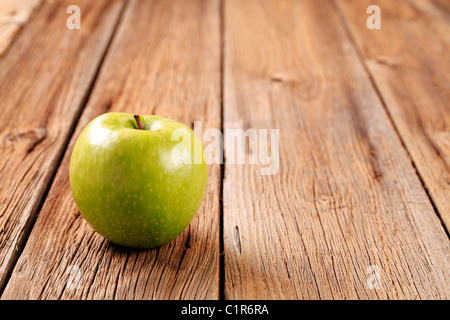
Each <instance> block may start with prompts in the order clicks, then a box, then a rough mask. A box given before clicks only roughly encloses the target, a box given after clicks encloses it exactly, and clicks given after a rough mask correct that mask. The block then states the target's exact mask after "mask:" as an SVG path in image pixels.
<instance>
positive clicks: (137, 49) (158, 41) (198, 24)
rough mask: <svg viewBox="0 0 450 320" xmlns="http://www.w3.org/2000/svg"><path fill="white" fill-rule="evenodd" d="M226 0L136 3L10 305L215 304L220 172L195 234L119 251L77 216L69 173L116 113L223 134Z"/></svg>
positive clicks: (23, 260) (20, 267) (11, 290)
mask: <svg viewBox="0 0 450 320" xmlns="http://www.w3.org/2000/svg"><path fill="white" fill-rule="evenodd" d="M219 25H220V24H219V2H218V1H195V2H192V1H130V2H129V3H128V5H127V7H126V9H125V11H124V12H123V15H122V18H121V22H120V24H119V26H118V29H117V31H116V34H115V37H114V40H113V42H112V44H111V47H110V50H109V51H108V54H107V56H106V58H105V61H104V64H103V65H102V69H101V72H100V74H99V77H98V79H97V82H96V84H95V87H94V90H93V92H92V95H91V97H90V98H89V102H88V104H87V106H86V108H85V110H84V112H83V114H82V116H81V118H80V121H79V124H78V126H77V128H76V131H75V133H74V136H73V138H72V139H71V142H70V144H69V146H68V149H67V152H66V154H65V156H64V159H63V161H62V163H61V166H60V168H59V170H58V172H57V175H56V177H55V180H54V183H53V185H52V188H51V189H50V191H49V194H48V197H47V199H46V201H45V203H44V206H43V208H42V210H41V212H40V214H39V217H38V220H37V222H36V224H35V227H34V228H33V232H32V233H31V235H30V238H29V240H28V241H27V245H26V247H25V248H24V251H23V253H22V255H21V256H20V259H19V260H18V262H17V266H16V268H15V269H14V272H13V273H12V275H11V278H10V280H9V282H8V285H7V287H6V288H5V291H4V293H3V295H2V299H217V298H218V294H219V279H218V276H219V245H220V239H219V233H220V232H219V225H220V223H219V218H220V207H219V194H220V168H219V167H218V166H211V167H210V171H209V181H208V188H207V195H206V197H205V199H204V202H203V205H202V207H201V209H200V210H199V212H198V213H197V216H196V217H195V219H194V220H193V221H192V223H191V224H190V225H189V227H188V229H186V230H185V232H184V233H183V234H182V235H180V236H179V237H178V238H176V239H175V240H174V241H172V242H171V243H170V244H168V245H166V246H163V247H161V248H158V249H154V250H130V249H125V248H121V247H118V246H115V245H113V244H111V243H109V242H108V241H106V240H104V238H102V237H101V236H100V235H98V234H96V233H95V232H94V231H93V230H92V229H91V228H90V227H89V226H88V225H87V223H86V222H85V220H84V219H83V218H82V217H81V216H80V215H79V214H78V211H77V208H76V206H75V203H74V202H73V199H72V196H71V193H70V187H69V180H68V169H69V159H70V155H71V150H72V148H73V145H74V142H75V140H76V138H77V137H78V135H79V134H80V132H81V130H82V128H83V127H84V126H85V125H86V124H87V123H88V122H89V121H90V120H92V119H93V118H94V117H95V116H97V115H100V114H102V113H104V112H108V111H122V112H129V113H140V114H158V115H162V116H166V117H170V118H173V119H176V120H178V121H181V122H183V123H186V124H187V125H191V123H192V122H193V121H194V120H199V121H202V124H203V130H206V129H207V128H209V127H212V128H220V119H221V115H220V35H219Z"/></svg>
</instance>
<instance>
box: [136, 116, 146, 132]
mask: <svg viewBox="0 0 450 320" xmlns="http://www.w3.org/2000/svg"><path fill="white" fill-rule="evenodd" d="M134 119H135V120H136V123H137V125H138V128H139V130H144V127H143V126H142V122H141V117H140V116H139V115H138V114H135V115H134Z"/></svg>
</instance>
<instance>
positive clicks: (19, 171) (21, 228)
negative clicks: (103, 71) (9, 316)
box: [0, 1, 121, 288]
mask: <svg viewBox="0 0 450 320" xmlns="http://www.w3.org/2000/svg"><path fill="white" fill-rule="evenodd" d="M79 4H80V5H81V6H82V7H83V9H84V10H86V11H89V13H90V14H89V15H86V16H85V19H84V20H83V32H78V33H76V32H73V31H70V30H68V29H67V28H66V19H67V14H66V8H67V6H68V5H69V4H68V2H61V1H59V2H51V3H45V4H42V5H41V7H40V9H39V12H37V13H36V14H37V15H38V16H39V17H38V18H36V19H32V21H30V23H29V24H28V25H27V27H26V28H25V29H24V30H23V32H21V33H20V35H19V36H18V38H17V39H15V41H14V42H13V44H12V46H11V48H10V49H9V50H8V52H7V54H5V55H4V56H3V58H2V59H1V60H0V84H1V86H0V97H1V101H0V106H1V107H0V108H1V117H0V190H1V192H0V288H2V287H3V286H4V283H5V280H6V277H8V274H9V273H10V271H11V268H12V267H13V265H14V263H15V261H16V260H17V256H18V254H19V253H20V251H21V249H22V247H23V243H24V242H25V241H26V238H27V236H28V233H29V230H30V227H31V226H32V224H33V222H34V219H35V215H36V211H37V210H38V207H39V205H40V204H41V203H42V200H43V199H42V198H43V195H44V194H45V192H46V190H48V187H49V184H50V183H51V182H52V177H53V176H54V173H55V171H56V169H57V166H58V165H59V162H60V158H61V156H62V154H63V153H64V151H65V147H66V144H67V142H68V139H69V138H70V135H71V134H72V130H73V126H74V122H75V120H76V119H77V118H78V116H79V113H80V112H81V110H82V108H83V106H84V105H83V104H84V100H85V98H86V97H87V95H88V93H89V89H90V86H91V83H92V81H93V79H94V77H95V73H96V71H97V68H98V66H99V64H100V61H101V59H102V57H103V53H104V51H105V49H106V46H107V44H108V41H109V38H110V36H111V34H112V32H113V29H114V26H115V24H116V20H117V17H118V14H119V11H120V7H121V2H118V1H95V2H91V1H81V2H79ZM27 285H28V284H27Z"/></svg>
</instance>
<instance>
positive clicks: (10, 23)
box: [0, 0, 42, 57]
mask: <svg viewBox="0 0 450 320" xmlns="http://www.w3.org/2000/svg"><path fill="white" fill-rule="evenodd" d="M41 3H42V0H2V1H1V2H0V57H1V56H2V55H3V54H4V52H5V51H6V49H7V48H8V46H9V45H10V43H11V42H12V41H13V39H14V37H15V36H16V35H17V34H18V31H19V30H20V28H21V27H22V26H23V25H25V24H26V23H27V21H28V19H29V18H30V17H31V16H32V13H33V10H35V9H36V8H37V7H38V6H39V5H40V4H41Z"/></svg>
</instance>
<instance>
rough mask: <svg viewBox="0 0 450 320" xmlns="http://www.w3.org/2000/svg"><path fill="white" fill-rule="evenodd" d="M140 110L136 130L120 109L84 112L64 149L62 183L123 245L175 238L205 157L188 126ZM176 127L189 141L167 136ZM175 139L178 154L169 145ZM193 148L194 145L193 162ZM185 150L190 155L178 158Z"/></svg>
mask: <svg viewBox="0 0 450 320" xmlns="http://www.w3.org/2000/svg"><path fill="white" fill-rule="evenodd" d="M140 118H141V121H142V125H143V127H144V130H139V128H138V125H137V123H136V120H135V119H134V117H133V115H132V114H127V113H118V112H112V113H105V114H103V115H100V116H98V117H97V118H95V119H94V120H92V121H91V122H90V123H89V124H88V125H87V126H86V127H85V128H84V130H83V131H82V133H81V134H80V136H79V137H78V139H77V141H76V143H75V146H74V149H73V152H72V156H71V159H70V170H69V171H70V173H69V176H70V187H71V190H72V195H73V198H74V200H75V203H76V204H77V206H78V209H79V210H80V212H81V214H82V216H83V217H84V218H85V219H86V221H87V222H88V223H89V224H90V225H91V226H92V228H93V229H94V230H95V231H97V232H98V233H99V234H101V235H102V236H103V237H105V238H106V239H108V240H110V241H111V242H113V243H116V244H118V245H121V246H125V247H134V248H154V247H159V246H162V245H164V244H167V243H169V242H170V241H171V240H173V239H175V238H176V237H177V236H178V235H179V234H181V232H183V230H184V229H185V228H186V227H187V225H188V224H189V223H190V222H191V220H192V219H193V217H194V216H195V214H196V212H197V211H198V209H199V207H200V205H201V203H202V200H203V197H204V194H205V191H206V185H207V179H208V165H207V164H206V163H205V161H204V158H203V145H202V143H201V141H200V139H199V138H198V137H197V136H196V135H195V134H194V132H193V131H192V130H191V129H190V128H189V127H187V126H185V125H184V124H181V123H179V122H176V121H174V120H170V119H167V118H163V117H160V116H154V115H141V116H140ZM180 128H181V129H186V130H188V132H189V134H190V136H191V138H190V139H189V140H190V141H188V139H182V140H181V138H180V140H179V141H172V133H173V132H174V130H176V129H180ZM177 144H178V145H179V147H180V146H181V147H180V148H181V149H180V150H184V152H185V153H184V156H182V155H181V154H182V152H179V153H176V152H175V153H174V152H172V150H173V148H174V146H175V145H177ZM189 144H190V146H189ZM199 146H200V147H199ZM189 147H190V148H189ZM196 152H201V153H202V154H201V155H200V157H201V160H200V161H198V160H197V161H196V162H201V163H198V164H196V162H194V153H196ZM174 154H175V155H174ZM177 154H179V157H178V159H177ZM186 154H187V155H188V156H190V157H192V158H191V159H192V162H191V163H188V164H186V163H184V162H182V159H185V157H186ZM197 156H198V155H197ZM197 159H199V158H197ZM185 162H186V161H185Z"/></svg>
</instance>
